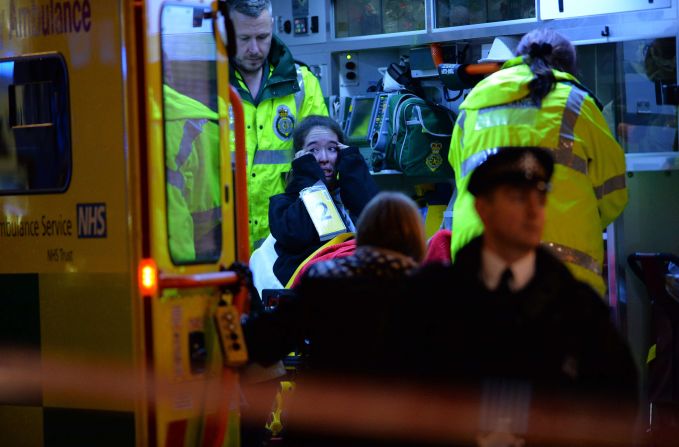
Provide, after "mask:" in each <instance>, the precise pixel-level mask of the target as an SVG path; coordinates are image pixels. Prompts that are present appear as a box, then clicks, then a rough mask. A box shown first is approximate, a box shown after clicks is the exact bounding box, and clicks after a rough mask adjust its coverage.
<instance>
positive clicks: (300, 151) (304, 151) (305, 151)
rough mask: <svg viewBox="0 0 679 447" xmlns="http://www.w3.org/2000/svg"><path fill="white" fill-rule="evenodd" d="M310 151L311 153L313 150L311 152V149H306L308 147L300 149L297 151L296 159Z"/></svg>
mask: <svg viewBox="0 0 679 447" xmlns="http://www.w3.org/2000/svg"><path fill="white" fill-rule="evenodd" d="M310 153H311V152H309V151H308V150H306V149H300V150H298V151H297V152H295V160H297V159H298V158H299V157H301V156H302V155H306V154H310Z"/></svg>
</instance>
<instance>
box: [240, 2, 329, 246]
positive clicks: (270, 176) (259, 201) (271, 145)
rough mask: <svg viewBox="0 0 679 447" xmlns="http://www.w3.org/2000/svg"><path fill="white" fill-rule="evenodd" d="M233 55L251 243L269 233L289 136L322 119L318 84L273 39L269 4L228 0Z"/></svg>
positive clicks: (323, 110) (286, 166) (287, 158)
mask: <svg viewBox="0 0 679 447" xmlns="http://www.w3.org/2000/svg"><path fill="white" fill-rule="evenodd" d="M228 5H229V19H230V20H231V22H232V24H233V29H234V33H235V40H236V55H235V56H234V57H232V58H231V61H232V62H233V63H232V64H230V66H229V70H230V73H229V80H230V82H231V84H232V85H233V86H234V87H235V88H236V89H237V90H238V93H239V94H240V97H241V98H242V100H243V109H244V113H245V140H246V141H245V144H246V146H247V175H248V199H249V202H248V206H249V219H250V243H251V245H252V246H253V247H255V248H256V247H258V246H259V245H260V244H261V242H262V241H263V239H264V238H265V237H266V236H267V234H268V233H269V223H268V215H267V210H268V204H269V197H270V196H272V195H275V194H278V193H281V192H283V190H284V188H285V183H284V179H283V177H284V175H285V173H286V172H288V171H289V170H290V162H291V157H290V149H291V148H292V131H293V129H294V128H295V126H296V124H297V123H298V122H299V121H301V120H302V118H304V117H305V116H308V115H327V114H328V111H327V107H326V105H325V101H324V98H323V92H322V91H321V87H320V84H319V82H318V79H316V77H315V76H314V75H313V74H312V73H311V72H310V71H309V70H308V68H307V67H304V66H300V65H298V64H296V63H295V61H294V60H293V57H292V54H291V53H290V50H289V49H288V48H287V47H286V46H285V44H284V43H283V42H282V41H281V40H280V39H278V37H276V36H274V35H273V17H272V10H271V1H270V0H231V1H229V2H228Z"/></svg>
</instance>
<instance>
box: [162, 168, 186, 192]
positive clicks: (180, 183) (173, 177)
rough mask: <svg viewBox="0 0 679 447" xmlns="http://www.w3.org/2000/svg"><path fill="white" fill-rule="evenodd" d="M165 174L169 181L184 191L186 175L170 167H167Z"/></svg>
mask: <svg viewBox="0 0 679 447" xmlns="http://www.w3.org/2000/svg"><path fill="white" fill-rule="evenodd" d="M165 176H166V177H167V183H169V184H170V185H172V186H174V187H175V188H177V189H179V190H180V191H181V192H182V193H184V186H185V185H184V176H183V175H181V174H180V173H179V172H177V171H174V170H172V169H170V168H167V169H165Z"/></svg>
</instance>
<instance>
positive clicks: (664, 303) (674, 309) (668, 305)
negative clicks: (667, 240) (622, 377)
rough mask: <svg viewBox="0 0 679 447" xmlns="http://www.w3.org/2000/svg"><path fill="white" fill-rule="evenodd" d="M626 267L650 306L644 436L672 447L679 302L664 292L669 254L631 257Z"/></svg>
mask: <svg viewBox="0 0 679 447" xmlns="http://www.w3.org/2000/svg"><path fill="white" fill-rule="evenodd" d="M627 263H628V264H629V266H630V268H631V269H632V271H633V272H634V274H635V275H636V276H637V277H638V278H639V279H640V280H641V281H642V282H643V284H644V286H645V288H646V291H647V293H648V299H649V301H650V304H651V328H650V332H651V334H650V335H651V346H650V349H649V352H648V357H647V360H646V364H647V367H648V400H649V405H650V412H649V427H648V433H649V434H650V436H651V443H652V445H653V446H665V445H675V443H676V440H677V439H679V301H676V300H675V299H674V298H673V297H672V296H670V294H669V293H668V292H667V289H666V275H667V273H668V267H669V264H670V263H674V264H676V265H678V266H679V256H677V255H674V254H671V253H633V254H631V255H629V256H628V258H627Z"/></svg>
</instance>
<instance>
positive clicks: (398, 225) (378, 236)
mask: <svg viewBox="0 0 679 447" xmlns="http://www.w3.org/2000/svg"><path fill="white" fill-rule="evenodd" d="M356 245H357V246H362V245H369V246H373V247H379V248H386V249H388V250H392V251H395V252H398V253H402V254H404V255H407V256H410V257H411V258H413V259H414V260H415V261H417V262H421V261H422V260H423V259H424V255H425V252H426V251H427V239H426V235H425V231H424V222H423V220H422V216H421V215H420V212H419V210H418V209H417V205H415V202H413V200H412V199H411V198H410V197H408V196H406V195H405V194H403V193H400V192H393V191H383V192H381V193H379V194H377V195H376V196H375V197H373V198H372V200H370V202H368V204H367V205H366V206H365V208H364V209H363V211H362V212H361V215H360V216H359V218H358V222H357V223H356Z"/></svg>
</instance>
